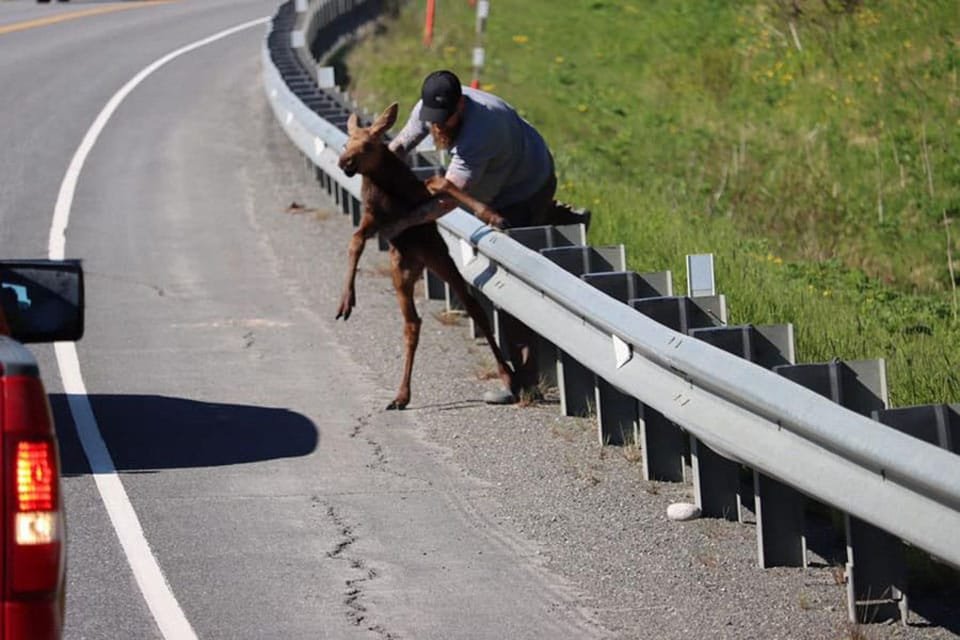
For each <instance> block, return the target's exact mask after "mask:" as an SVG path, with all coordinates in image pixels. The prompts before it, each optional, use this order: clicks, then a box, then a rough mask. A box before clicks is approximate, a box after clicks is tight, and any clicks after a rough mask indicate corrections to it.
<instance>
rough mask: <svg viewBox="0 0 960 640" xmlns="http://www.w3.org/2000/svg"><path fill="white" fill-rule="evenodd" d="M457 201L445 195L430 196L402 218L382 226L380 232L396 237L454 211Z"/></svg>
mask: <svg viewBox="0 0 960 640" xmlns="http://www.w3.org/2000/svg"><path fill="white" fill-rule="evenodd" d="M455 205H456V202H455V201H454V200H453V198H448V197H445V196H440V197H435V198H430V199H429V200H427V201H426V202H424V203H423V204H421V205H420V206H418V207H417V208H416V209H414V210H413V211H411V212H410V213H408V214H407V215H405V216H403V217H402V218H401V219H399V220H396V221H394V222H391V223H390V224H385V225H382V226H381V227H380V234H381V235H382V236H383V237H385V238H388V239H389V238H394V237H396V236H397V235H399V234H400V233H402V232H404V231H406V230H407V229H409V228H410V227H415V226H417V225H418V224H426V223H428V222H433V221H435V220H437V219H439V218H441V217H442V216H444V215H445V214H447V213H449V212H450V211H453V208H454V206H455Z"/></svg>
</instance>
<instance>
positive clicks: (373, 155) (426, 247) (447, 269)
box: [337, 103, 513, 409]
mask: <svg viewBox="0 0 960 640" xmlns="http://www.w3.org/2000/svg"><path fill="white" fill-rule="evenodd" d="M396 118H397V104H396V103H394V104H392V105H390V106H389V107H387V109H386V110H385V111H384V112H383V113H382V114H380V116H379V117H378V118H377V119H376V121H374V123H373V124H372V125H370V126H369V127H366V128H364V127H360V126H358V121H357V116H356V114H352V115H351V116H350V119H349V121H348V122H347V133H348V134H349V136H350V137H349V139H348V140H347V143H346V145H345V147H344V150H343V153H342V154H341V155H340V163H339V164H340V168H341V169H342V170H343V172H344V173H346V174H347V175H348V176H352V175H354V174H357V173H359V174H361V175H362V176H363V183H362V187H361V205H362V210H363V213H362V216H361V219H360V225H359V227H358V229H357V230H356V232H354V234H353V237H352V238H351V239H350V245H349V253H348V255H349V262H348V269H347V278H346V281H345V282H344V287H343V296H342V298H341V300H340V307H339V309H338V310H337V318H338V319H339V318H341V317H342V318H343V319H344V320H346V319H348V318H349V317H350V313H351V311H352V310H353V307H354V306H355V305H356V293H355V291H354V283H355V280H356V274H357V263H358V262H359V260H360V255H361V254H362V253H363V248H364V245H365V244H366V241H367V239H369V238H371V237H373V236H374V234H376V233H377V232H378V231H381V230H384V229H385V228H389V227H390V226H391V224H394V223H397V222H398V221H400V220H401V219H402V218H403V217H405V216H407V215H408V214H410V213H411V212H412V211H413V210H414V209H416V208H417V207H418V206H420V205H422V204H424V203H426V202H427V201H428V200H429V199H430V198H432V197H433V196H434V194H435V193H438V194H440V196H439V197H441V198H442V197H450V198H453V199H455V200H457V201H458V202H460V203H461V204H464V205H465V206H467V207H468V208H470V209H472V210H473V211H474V213H475V214H476V215H477V216H478V217H479V218H481V219H482V220H484V221H485V222H488V223H490V224H494V225H496V226H502V224H503V219H502V218H501V217H500V216H499V215H498V214H497V213H495V212H493V211H492V210H491V209H489V207H487V206H486V205H484V204H483V203H481V202H479V201H477V200H475V199H473V198H471V197H470V196H468V195H467V194H466V193H464V192H462V191H461V190H459V189H457V187H456V186H454V185H453V184H451V183H450V182H448V181H447V180H445V179H443V178H442V177H435V178H431V179H429V180H427V181H426V182H422V181H420V180H419V179H418V178H417V177H416V175H415V174H414V173H413V171H412V170H411V169H410V168H409V167H408V166H407V165H406V164H405V163H404V162H403V161H402V160H401V159H400V158H399V157H397V156H396V155H395V154H394V153H393V152H391V151H390V149H389V148H387V145H386V144H384V143H383V141H382V140H381V138H382V136H383V133H384V132H385V131H387V130H388V129H389V128H390V127H391V126H393V123H394V122H395V121H396ZM389 244H390V267H391V277H392V279H393V287H394V289H395V290H396V294H397V302H399V304H400V311H401V313H402V314H403V321H404V329H403V337H404V345H405V359H404V366H403V377H402V379H401V381H400V388H399V390H398V391H397V395H396V397H395V398H394V400H393V402H391V403H390V404H389V406H387V409H403V408H404V407H406V406H407V404H408V403H409V402H410V377H411V374H412V372H413V358H414V354H415V353H416V350H417V344H418V343H419V341H420V324H421V320H420V316H419V315H417V308H416V305H415V304H414V301H413V289H414V285H415V284H416V281H417V279H419V278H420V276H421V274H422V273H423V269H424V267H426V268H428V269H430V270H431V271H432V272H433V273H435V274H436V275H437V276H439V277H440V278H441V279H443V280H444V282H446V283H447V284H448V285H449V286H450V288H451V289H452V290H453V292H454V293H455V294H456V296H457V297H458V298H459V299H460V300H461V302H462V303H463V306H464V308H465V309H466V310H467V313H469V314H470V317H471V318H473V320H474V322H476V323H477V326H479V327H480V329H481V330H482V332H483V335H484V337H486V339H487V343H488V344H489V345H490V348H491V350H492V351H493V355H494V357H495V358H496V360H497V370H498V373H499V376H500V379H501V380H502V381H503V383H504V385H506V386H507V387H508V388H512V384H513V374H512V372H511V371H510V368H509V366H508V365H507V364H506V362H505V361H504V358H503V355H502V354H501V353H500V350H499V349H498V348H497V345H496V342H495V341H494V339H493V332H492V331H491V329H490V323H489V321H488V320H487V316H486V314H485V313H484V312H483V309H482V308H481V307H480V305H479V304H478V303H477V301H476V300H475V299H474V298H473V297H472V296H471V295H470V293H469V292H468V289H467V283H466V281H465V280H464V279H463V277H462V276H461V275H460V272H459V271H458V270H457V267H456V264H455V263H454V262H453V259H452V258H451V257H450V254H449V253H448V251H447V245H446V243H445V242H444V241H443V238H442V237H441V236H440V232H439V231H438V230H437V225H436V223H435V222H432V221H431V222H426V223H424V224H418V225H417V226H413V227H409V228H407V229H406V230H405V231H402V232H400V233H399V234H398V235H396V236H395V237H393V238H391V239H390V241H389Z"/></svg>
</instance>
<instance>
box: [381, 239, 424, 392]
mask: <svg viewBox="0 0 960 640" xmlns="http://www.w3.org/2000/svg"><path fill="white" fill-rule="evenodd" d="M391 262H392V271H393V274H392V275H393V287H394V289H395V290H396V293H397V302H398V303H399V304H400V313H401V314H402V315H403V346H404V356H403V377H402V378H401V379H400V388H399V389H398V390H397V396H396V397H395V398H394V399H393V402H391V403H390V404H389V405H387V409H404V408H406V406H407V405H408V404H409V403H410V379H411V377H412V376H413V358H414V356H415V355H416V352H417V345H418V344H419V343H420V325H421V324H422V320H421V319H420V316H419V315H418V314H417V306H416V304H414V301H413V289H414V285H415V284H416V281H417V278H419V277H420V274H421V273H422V272H423V265H422V264H419V263H418V262H416V261H412V260H409V259H405V258H404V257H403V256H402V255H400V253H399V252H397V251H395V250H393V251H391Z"/></svg>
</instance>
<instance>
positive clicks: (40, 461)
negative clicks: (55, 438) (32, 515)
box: [16, 441, 57, 513]
mask: <svg viewBox="0 0 960 640" xmlns="http://www.w3.org/2000/svg"><path fill="white" fill-rule="evenodd" d="M16 456H17V513H23V512H26V511H53V510H54V507H55V506H56V504H55V502H54V497H55V494H54V491H56V480H57V475H56V474H57V472H56V461H55V460H54V454H53V446H51V444H50V443H49V442H22V441H21V442H18V443H17V453H16Z"/></svg>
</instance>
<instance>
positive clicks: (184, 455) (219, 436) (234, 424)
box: [50, 394, 319, 476]
mask: <svg viewBox="0 0 960 640" xmlns="http://www.w3.org/2000/svg"><path fill="white" fill-rule="evenodd" d="M88 399H89V401H90V405H91V407H92V408H93V413H94V415H95V416H96V421H97V427H98V428H99V431H100V434H101V435H102V437H103V440H104V442H106V444H107V448H108V449H109V451H110V456H111V458H112V459H113V464H114V467H115V468H116V470H117V471H121V472H124V471H126V472H137V471H141V472H142V471H147V472H149V471H155V470H159V469H181V468H189V467H216V466H222V465H230V464H241V463H245V462H258V461H263V460H273V459H277V458H292V457H298V456H305V455H308V454H310V453H311V452H313V451H314V450H315V449H316V448H317V443H318V441H319V434H318V432H317V428H316V426H315V425H314V424H313V422H311V421H310V420H309V419H307V418H306V417H304V416H302V415H300V414H298V413H294V412H292V411H288V410H286V409H276V408H268V407H257V406H248V405H237V404H221V403H216V402H199V401H196V400H186V399H183V398H169V397H163V396H152V395H93V396H89V398H88ZM75 400H76V399H75ZM80 400H81V402H82V400H83V399H82V398H80ZM50 405H51V409H52V411H53V415H54V422H55V424H56V425H57V438H58V440H59V444H60V461H61V467H62V473H63V475H64V476H71V475H84V474H89V473H92V472H100V471H106V469H91V468H90V463H89V462H88V461H87V456H86V454H85V453H84V450H83V446H82V445H81V442H80V437H79V435H78V427H77V425H75V424H74V418H73V415H72V413H71V410H70V406H69V399H68V396H67V395H65V394H53V395H51V396H50Z"/></svg>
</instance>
